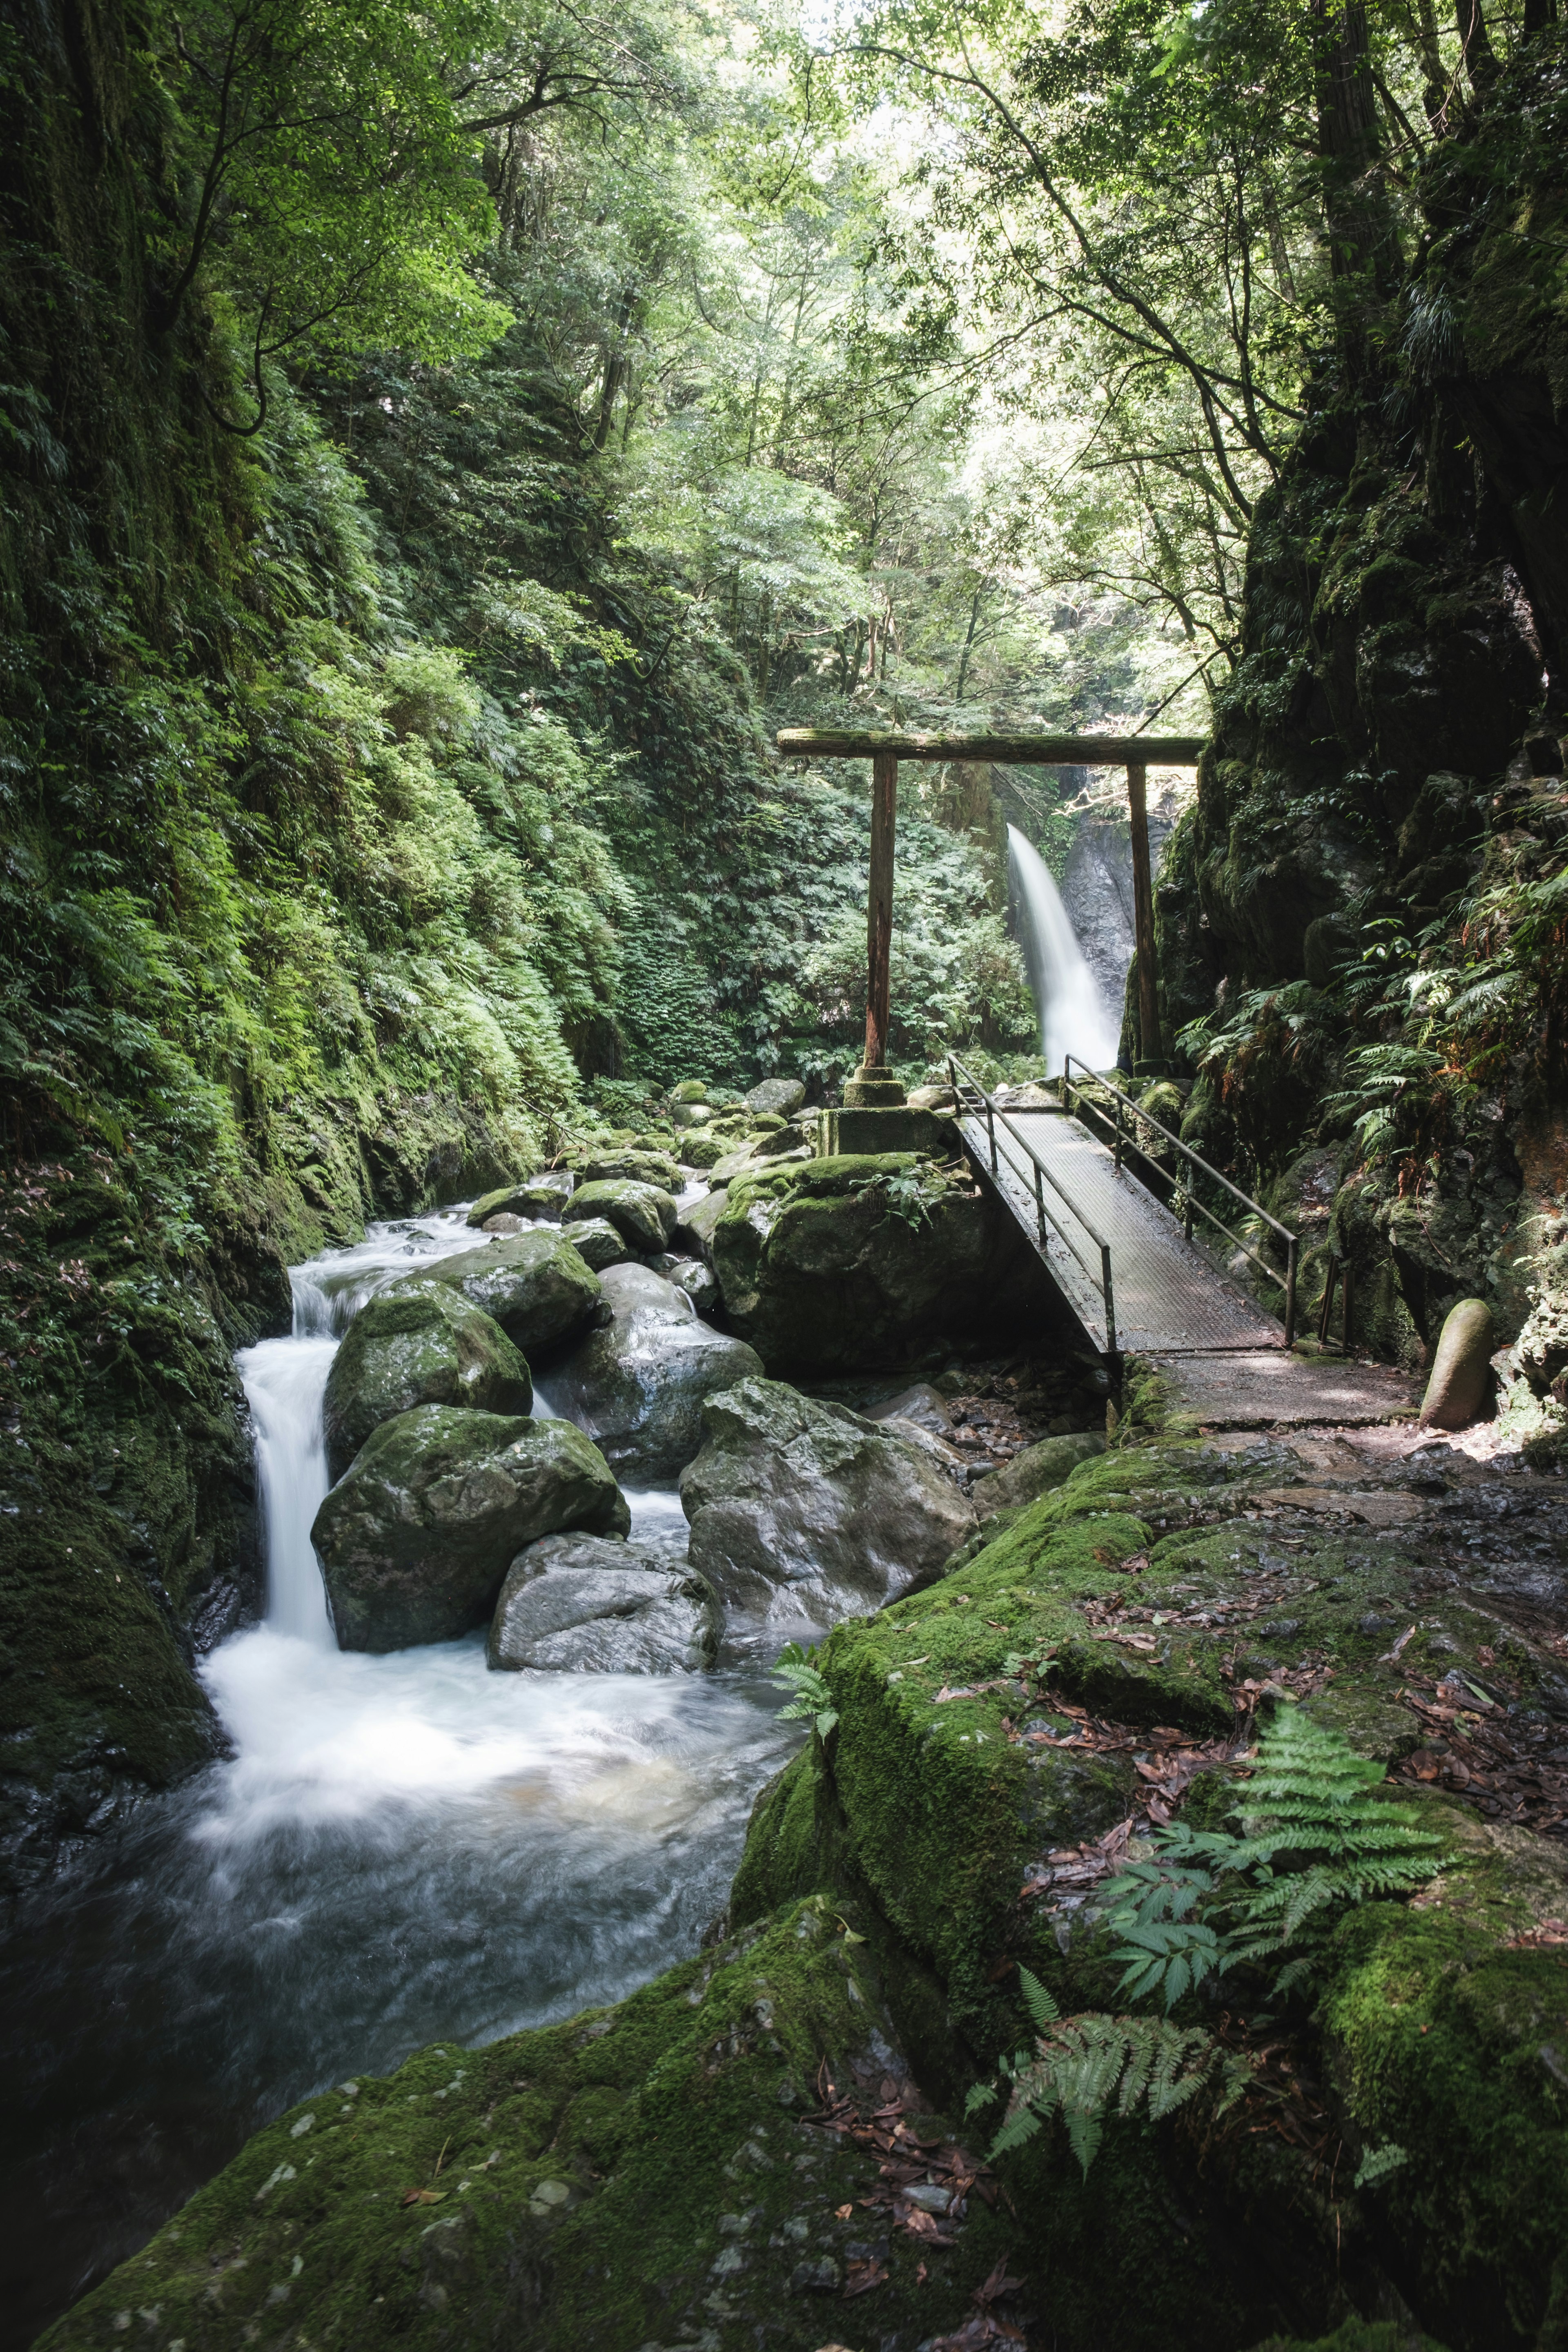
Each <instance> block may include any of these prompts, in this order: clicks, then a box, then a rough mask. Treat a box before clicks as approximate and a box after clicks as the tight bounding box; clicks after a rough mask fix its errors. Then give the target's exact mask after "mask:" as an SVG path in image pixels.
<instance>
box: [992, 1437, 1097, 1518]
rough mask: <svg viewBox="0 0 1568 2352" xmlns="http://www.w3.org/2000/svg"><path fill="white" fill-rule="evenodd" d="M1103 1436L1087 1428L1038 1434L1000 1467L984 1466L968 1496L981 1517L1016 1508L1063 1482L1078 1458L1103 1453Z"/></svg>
mask: <svg viewBox="0 0 1568 2352" xmlns="http://www.w3.org/2000/svg"><path fill="white" fill-rule="evenodd" d="M1104 1451H1105V1440H1104V1438H1103V1437H1096V1436H1095V1435H1094V1434H1093V1433H1092V1432H1090V1431H1087V1430H1085V1431H1083V1432H1081V1433H1073V1434H1071V1435H1068V1436H1062V1437H1042V1438H1041V1439H1040V1440H1039V1442H1038V1444H1035V1445H1026V1446H1025V1448H1024V1451H1023V1452H1022V1454H1015V1455H1014V1456H1013V1459H1012V1460H1011V1462H1004V1464H1003V1465H1002V1467H1001V1468H1000V1470H988V1471H987V1472H986V1474H985V1475H984V1478H977V1479H976V1480H975V1482H974V1484H973V1486H972V1487H971V1488H970V1490H969V1493H970V1499H971V1501H972V1502H973V1505H974V1507H975V1509H976V1510H977V1511H978V1512H979V1514H980V1517H982V1518H983V1519H988V1518H990V1517H992V1515H993V1513H994V1512H996V1511H1015V1510H1019V1509H1021V1508H1022V1507H1023V1506H1024V1505H1025V1504H1026V1503H1033V1502H1035V1501H1037V1499H1038V1498H1039V1496H1041V1495H1048V1494H1050V1493H1051V1491H1052V1490H1053V1488H1055V1487H1057V1486H1066V1484H1067V1482H1068V1479H1069V1478H1070V1477H1071V1476H1072V1474H1073V1472H1074V1471H1075V1470H1076V1469H1077V1468H1078V1465H1079V1463H1080V1462H1089V1461H1091V1460H1092V1459H1093V1457H1094V1455H1095V1454H1103V1453H1104Z"/></svg>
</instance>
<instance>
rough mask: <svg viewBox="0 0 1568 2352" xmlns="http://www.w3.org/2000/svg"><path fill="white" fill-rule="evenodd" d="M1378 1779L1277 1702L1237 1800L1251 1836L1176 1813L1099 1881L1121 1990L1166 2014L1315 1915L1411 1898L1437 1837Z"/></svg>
mask: <svg viewBox="0 0 1568 2352" xmlns="http://www.w3.org/2000/svg"><path fill="white" fill-rule="evenodd" d="M1383 1779H1384V1767H1383V1766H1382V1765H1381V1764H1373V1763H1369V1762H1368V1761H1367V1760H1366V1759H1365V1758H1363V1757H1361V1756H1358V1755H1357V1754H1356V1753H1355V1750H1354V1749H1353V1748H1352V1747H1351V1746H1350V1745H1349V1743H1348V1742H1347V1741H1346V1740H1345V1739H1344V1738H1342V1736H1341V1734H1340V1733H1339V1732H1337V1731H1331V1730H1329V1729H1326V1728H1325V1727H1323V1726H1322V1725H1321V1724H1320V1723H1317V1722H1316V1721H1314V1719H1313V1718H1312V1717H1310V1715H1306V1714H1303V1713H1302V1711H1301V1710H1300V1708H1299V1707H1294V1706H1291V1707H1282V1708H1281V1709H1280V1710H1279V1714H1278V1715H1277V1716H1276V1717H1275V1719H1274V1721H1273V1722H1272V1723H1271V1724H1270V1725H1269V1726H1268V1729H1267V1730H1266V1731H1265V1732H1264V1733H1263V1735H1262V1738H1261V1739H1260V1741H1259V1743H1258V1763H1257V1767H1256V1769H1255V1770H1254V1772H1253V1775H1252V1778H1251V1779H1250V1780H1249V1781H1248V1782H1247V1787H1246V1790H1245V1792H1244V1794H1243V1796H1242V1799H1241V1801H1240V1802H1239V1803H1238V1804H1237V1806H1236V1807H1235V1808H1234V1809H1233V1810H1234V1811H1235V1812H1236V1813H1237V1815H1239V1816H1240V1817H1241V1820H1242V1827H1243V1830H1244V1832H1246V1834H1244V1835H1243V1836H1240V1837H1237V1836H1234V1835H1231V1834H1229V1833H1227V1832H1225V1831H1207V1832H1201V1833H1200V1832H1194V1831H1192V1830H1189V1829H1188V1828H1187V1827H1186V1826H1185V1824H1184V1822H1173V1823H1172V1824H1171V1825H1170V1827H1169V1828H1167V1829H1163V1830H1160V1831H1157V1832H1155V1838H1154V1843H1155V1848H1156V1852H1155V1855H1154V1857H1153V1859H1152V1860H1151V1861H1148V1862H1140V1863H1133V1864H1130V1865H1129V1866H1128V1867H1127V1868H1126V1869H1125V1870H1123V1871H1121V1872H1120V1873H1119V1874H1118V1875H1117V1876H1116V1877H1115V1878H1114V1879H1112V1881H1111V1882H1110V1885H1109V1886H1108V1887H1107V1888H1106V1890H1105V1895H1104V1897H1103V1906H1104V1909H1105V1912H1106V1915H1107V1917H1108V1918H1109V1921H1110V1925H1111V1927H1114V1928H1116V1929H1117V1930H1118V1931H1119V1933H1120V1935H1121V1943H1120V1944H1119V1945H1118V1946H1117V1948H1116V1950H1115V1953H1114V1956H1113V1957H1114V1958H1116V1959H1118V1960H1120V1961H1121V1964H1122V1971H1123V1972H1122V1977H1121V1990H1123V1991H1124V1992H1127V1993H1130V1994H1131V1996H1132V1998H1133V1999H1134V2000H1152V1999H1153V1998H1154V1997H1155V1996H1156V1995H1160V1996H1162V1997H1163V2000H1164V2003H1165V2007H1166V2009H1167V2010H1170V2009H1171V2008H1173V2006H1174V2004H1175V2003H1176V2002H1177V2001H1178V2000H1180V1999H1181V1998H1182V1996H1183V1994H1184V1993H1185V1992H1188V1991H1190V1990H1192V1988H1193V1987H1194V1986H1195V1985H1198V1984H1201V1983H1203V1982H1204V1981H1205V1979H1208V1978H1210V1977H1217V1976H1223V1975H1225V1974H1226V1971H1227V1970H1229V1969H1234V1968H1237V1967H1238V1966H1240V1965H1242V1964H1243V1963H1245V1962H1252V1961H1257V1960H1259V1959H1262V1958H1267V1957H1268V1955H1270V1954H1273V1953H1278V1952H1280V1951H1282V1950H1284V1949H1285V1948H1286V1947H1287V1946H1289V1945H1290V1944H1293V1943H1295V1942H1297V1941H1298V1940H1299V1939H1300V1937H1301V1935H1302V1934H1303V1931H1304V1930H1305V1929H1306V1928H1307V1927H1308V1926H1309V1923H1310V1921H1311V1920H1312V1919H1313V1917H1314V1916H1316V1915H1318V1914H1320V1913H1323V1912H1326V1911H1328V1910H1329V1909H1330V1908H1331V1907H1333V1906H1338V1905H1340V1904H1343V1903H1359V1902H1369V1901H1372V1900H1374V1899H1376V1898H1378V1897H1384V1898H1386V1897H1388V1896H1391V1895H1407V1894H1409V1893H1410V1891H1411V1890H1412V1888H1414V1887H1415V1886H1419V1885H1422V1884H1423V1883H1424V1882H1425V1881H1426V1879H1428V1878H1430V1877H1431V1876H1432V1875H1433V1874H1434V1872H1435V1871H1436V1869H1437V1868H1438V1867H1439V1866H1440V1858H1439V1854H1438V1848H1439V1847H1440V1845H1441V1840H1440V1839H1439V1838H1438V1837H1437V1836H1436V1834H1435V1832H1432V1831H1431V1830H1423V1829H1420V1828H1417V1827H1416V1825H1415V1822H1414V1821H1413V1820H1412V1819H1411V1816H1410V1814H1409V1812H1408V1811H1407V1810H1406V1809H1405V1808H1404V1807H1403V1806H1394V1805H1391V1804H1389V1803H1388V1802H1387V1801H1386V1800H1385V1799H1384V1798H1382V1797H1379V1796H1375V1795H1373V1790H1375V1789H1376V1788H1378V1786H1379V1785H1380V1783H1381V1782H1382V1780H1383ZM1282 1864H1283V1865H1285V1866H1283V1867H1281V1865H1282ZM1200 1906H1202V1909H1201V1911H1200ZM1222 1922H1223V1923H1225V1924H1220V1923H1222ZM1309 1970H1310V1958H1307V1957H1305V1956H1303V1957H1299V1958H1296V1959H1294V1960H1292V1961H1291V1962H1289V1964H1288V1966H1287V1967H1286V1968H1285V1969H1284V1970H1283V1971H1282V1973H1281V1974H1280V1975H1279V1977H1278V1978H1277V1979H1276V1980H1275V1984H1274V1991H1275V1993H1276V1994H1279V1993H1283V1992H1287V1991H1289V1990H1292V1989H1293V1987H1294V1986H1295V1985H1296V1984H1298V1983H1299V1982H1300V1980H1301V1979H1302V1978H1303V1977H1304V1976H1305V1975H1306V1974H1307V1973H1308V1972H1309Z"/></svg>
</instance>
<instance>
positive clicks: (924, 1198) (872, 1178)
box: [710, 1151, 1018, 1372]
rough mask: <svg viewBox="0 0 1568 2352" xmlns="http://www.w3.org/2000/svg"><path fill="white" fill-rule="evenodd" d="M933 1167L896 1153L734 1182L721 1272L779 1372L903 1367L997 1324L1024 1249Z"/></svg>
mask: <svg viewBox="0 0 1568 2352" xmlns="http://www.w3.org/2000/svg"><path fill="white" fill-rule="evenodd" d="M923 1165H924V1163H922V1162H921V1161H920V1160H917V1159H916V1158H915V1156H914V1155H913V1154H912V1153H909V1152H896V1151H895V1152H882V1153H879V1154H878V1153H870V1154H865V1155H849V1156H846V1157H843V1158H838V1159H830V1160H808V1161H805V1163H803V1164H801V1165H798V1166H791V1167H784V1168H774V1169H771V1170H763V1171H760V1172H753V1171H752V1168H751V1167H750V1166H748V1167H747V1168H746V1169H744V1170H743V1171H737V1172H736V1173H735V1175H734V1177H733V1179H732V1181H731V1184H730V1187H729V1192H728V1197H727V1200H726V1202H725V1206H724V1210H723V1213H722V1214H721V1215H720V1216H719V1217H718V1219H717V1220H716V1221H715V1222H714V1223H713V1225H712V1228H711V1241H710V1248H711V1252H712V1260H713V1270H714V1272H715V1273H716V1274H717V1275H718V1277H719V1281H720V1284H721V1287H722V1290H723V1293H724V1308H725V1313H726V1314H727V1316H728V1317H729V1318H730V1321H731V1325H732V1326H733V1328H735V1329H736V1330H737V1331H739V1332H740V1333H741V1334H742V1336H743V1337H744V1338H745V1339H750V1341H751V1342H752V1346H753V1347H754V1348H755V1349H757V1350H758V1352H759V1354H760V1355H761V1356H762V1358H763V1361H764V1363H765V1364H766V1365H767V1367H768V1370H770V1372H786V1371H790V1370H796V1371H803V1370H815V1371H827V1370H837V1369H844V1368H847V1367H853V1366H856V1365H879V1364H886V1363H896V1362H898V1361H900V1360H904V1359H907V1358H908V1357H910V1355H911V1354H913V1353H915V1352H917V1351H918V1349H920V1348H921V1347H922V1346H924V1345H925V1344H927V1343H929V1342H930V1341H931V1339H935V1338H937V1337H938V1336H947V1335H952V1334H958V1333H963V1332H966V1331H970V1330H973V1328H975V1326H976V1323H977V1320H979V1319H980V1318H987V1319H988V1320H989V1321H991V1322H992V1323H993V1324H994V1320H995V1314H996V1298H997V1296H998V1292H999V1290H1000V1289H1001V1286H1002V1283H1003V1277H1004V1275H1005V1268H1006V1267H1007V1265H1008V1264H1009V1263H1010V1262H1011V1260H1012V1259H1013V1258H1014V1257H1015V1255H1016V1252H1017V1248H1018V1242H1017V1236H1016V1231H1015V1229H1014V1227H1013V1225H1012V1223H1011V1220H1010V1219H1008V1218H1007V1217H1006V1216H1005V1213H1002V1212H1000V1211H998V1210H997V1208H996V1207H995V1205H994V1202H992V1201H991V1200H990V1198H989V1196H987V1195H984V1194H983V1193H982V1192H980V1191H979V1190H977V1189H976V1190H971V1189H970V1188H969V1187H968V1186H967V1185H966V1184H964V1183H963V1182H958V1181H952V1182H949V1181H944V1180H943V1179H942V1178H936V1179H934V1180H933V1179H931V1177H930V1176H929V1174H928V1175H927V1176H925V1177H923V1178H922V1174H921V1171H922V1167H923ZM1003 1295H1005V1292H1004V1293H1003Z"/></svg>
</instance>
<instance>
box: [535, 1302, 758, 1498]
mask: <svg viewBox="0 0 1568 2352" xmlns="http://www.w3.org/2000/svg"><path fill="white" fill-rule="evenodd" d="M604 1290H605V1298H606V1299H607V1300H608V1301H609V1304H610V1309H611V1315H612V1318H613V1319H612V1320H611V1322H610V1323H609V1325H608V1326H607V1327H606V1328H605V1329H604V1330H600V1331H594V1332H592V1333H590V1335H589V1336H588V1338H587V1339H584V1341H583V1342H582V1343H581V1344H580V1346H579V1347H578V1348H577V1349H575V1350H574V1352H573V1354H572V1355H571V1356H570V1357H568V1359H567V1360H566V1362H565V1363H564V1364H563V1365H562V1366H560V1367H559V1368H558V1370H556V1371H555V1373H554V1374H553V1375H552V1380H551V1392H552V1395H553V1397H554V1398H555V1400H556V1402H558V1403H559V1405H560V1407H561V1410H562V1411H563V1412H567V1413H569V1414H570V1415H571V1417H572V1419H573V1420H574V1422H576V1423H577V1424H578V1426H579V1427H580V1428H582V1429H584V1430H586V1431H587V1433H588V1434H589V1436H590V1437H592V1438H593V1440H594V1442H595V1444H596V1445H599V1446H601V1447H602V1448H603V1450H604V1454H605V1460H606V1461H607V1462H608V1463H609V1464H610V1465H611V1466H612V1468H613V1469H614V1470H615V1472H616V1476H617V1477H619V1478H623V1479H625V1480H626V1483H627V1484H628V1485H632V1486H658V1485H661V1484H663V1483H665V1482H667V1481H668V1480H670V1479H672V1478H674V1477H675V1476H676V1475H677V1474H678V1473H679V1471H680V1470H681V1469H682V1468H683V1467H684V1465H686V1464H687V1463H688V1462H689V1461H690V1459H691V1457H692V1455H693V1454H695V1453H696V1452H697V1450H698V1448H699V1446H700V1444H701V1443H702V1407H703V1403H704V1401H705V1400H706V1399H707V1398H708V1397H710V1396H711V1395H712V1394H713V1393H714V1391H716V1390H719V1389H725V1388H730V1387H732V1386H733V1384H734V1382H735V1381H739V1380H743V1379H744V1378H745V1377H746V1376H747V1374H748V1373H753V1372H760V1371H761V1370H762V1362H761V1360H760V1359H759V1358H758V1357H757V1356H756V1355H755V1354H754V1353H753V1351H752V1349H750V1348H748V1347H747V1346H746V1345H745V1343H744V1341H743V1340H740V1339H729V1338H727V1337H726V1336H725V1334H724V1333H722V1332H720V1331H714V1330H712V1329H710V1328H709V1326H708V1325H707V1324H705V1323H700V1322H699V1321H698V1319H697V1315H696V1310H695V1308H694V1307H693V1306H692V1303H691V1301H690V1299H689V1298H688V1297H686V1296H685V1294H684V1292H682V1291H680V1290H678V1289H677V1288H676V1287H675V1286H674V1285H673V1284H671V1283H668V1282H666V1281H665V1280H664V1279H663V1277H662V1276H659V1275H657V1274H654V1273H652V1272H650V1271H649V1269H648V1268H647V1266H644V1265H616V1266H611V1267H610V1268H609V1269H608V1270H607V1272H606V1273H605V1276H604Z"/></svg>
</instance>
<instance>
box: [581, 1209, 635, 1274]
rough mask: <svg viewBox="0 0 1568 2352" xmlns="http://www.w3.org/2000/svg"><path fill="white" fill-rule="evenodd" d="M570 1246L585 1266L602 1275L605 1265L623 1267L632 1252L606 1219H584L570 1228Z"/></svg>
mask: <svg viewBox="0 0 1568 2352" xmlns="http://www.w3.org/2000/svg"><path fill="white" fill-rule="evenodd" d="M571 1238H572V1246H573V1248H574V1250H575V1251H576V1253H577V1255H578V1256H579V1257H580V1258H581V1259H582V1261H583V1263H584V1265H586V1266H591V1267H592V1269H593V1271H594V1272H595V1274H603V1273H604V1271H605V1267H606V1266H607V1265H625V1264H626V1260H627V1259H628V1258H629V1257H630V1256H632V1255H633V1252H632V1250H631V1249H630V1247H629V1246H628V1244H626V1241H625V1240H623V1238H622V1236H621V1235H620V1234H618V1233H616V1229H615V1227H614V1225H612V1224H611V1223H610V1221H609V1219H608V1217H584V1218H583V1220H582V1221H581V1223H577V1224H574V1225H573V1226H572V1228H571Z"/></svg>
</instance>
